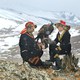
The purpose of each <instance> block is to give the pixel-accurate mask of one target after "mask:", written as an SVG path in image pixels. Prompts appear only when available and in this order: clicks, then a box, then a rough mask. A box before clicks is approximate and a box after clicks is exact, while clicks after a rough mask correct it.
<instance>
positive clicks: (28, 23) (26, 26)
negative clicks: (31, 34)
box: [25, 21, 37, 28]
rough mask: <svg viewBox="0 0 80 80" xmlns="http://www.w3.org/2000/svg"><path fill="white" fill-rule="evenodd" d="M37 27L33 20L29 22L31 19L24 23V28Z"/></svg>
mask: <svg viewBox="0 0 80 80" xmlns="http://www.w3.org/2000/svg"><path fill="white" fill-rule="evenodd" d="M29 26H30V27H35V28H36V27H37V25H35V24H34V23H33V22H31V21H29V22H27V23H26V24H25V28H28V27H29Z"/></svg>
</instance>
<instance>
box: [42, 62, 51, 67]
mask: <svg viewBox="0 0 80 80" xmlns="http://www.w3.org/2000/svg"><path fill="white" fill-rule="evenodd" d="M50 66H52V63H51V62H47V61H46V62H42V67H43V68H49V67H50Z"/></svg>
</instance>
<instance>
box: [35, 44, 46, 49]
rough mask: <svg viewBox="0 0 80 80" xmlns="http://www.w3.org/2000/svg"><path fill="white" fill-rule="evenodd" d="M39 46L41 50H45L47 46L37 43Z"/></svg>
mask: <svg viewBox="0 0 80 80" xmlns="http://www.w3.org/2000/svg"><path fill="white" fill-rule="evenodd" d="M37 44H38V47H39V49H44V48H45V45H43V44H42V43H37Z"/></svg>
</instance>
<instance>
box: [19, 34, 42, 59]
mask: <svg viewBox="0 0 80 80" xmlns="http://www.w3.org/2000/svg"><path fill="white" fill-rule="evenodd" d="M19 46H20V52H21V56H22V58H23V60H25V61H28V60H29V59H30V58H32V57H34V56H41V54H42V52H43V51H42V50H40V49H39V47H38V45H37V43H36V42H35V39H34V38H32V37H31V36H29V35H28V34H27V33H25V34H21V36H20V40H19Z"/></svg>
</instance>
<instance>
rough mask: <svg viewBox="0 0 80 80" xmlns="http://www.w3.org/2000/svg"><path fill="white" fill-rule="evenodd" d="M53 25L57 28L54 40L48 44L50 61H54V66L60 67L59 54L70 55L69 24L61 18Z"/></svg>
mask: <svg viewBox="0 0 80 80" xmlns="http://www.w3.org/2000/svg"><path fill="white" fill-rule="evenodd" d="M55 26H56V27H57V29H58V33H57V36H56V38H55V40H54V41H53V42H52V43H51V44H50V45H49V55H50V61H52V62H56V68H57V69H60V68H61V65H60V58H59V55H61V54H64V55H69V56H70V55H71V43H70V36H71V35H70V33H69V29H70V26H68V25H66V22H65V21H63V20H61V21H60V22H59V23H56V24H55Z"/></svg>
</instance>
